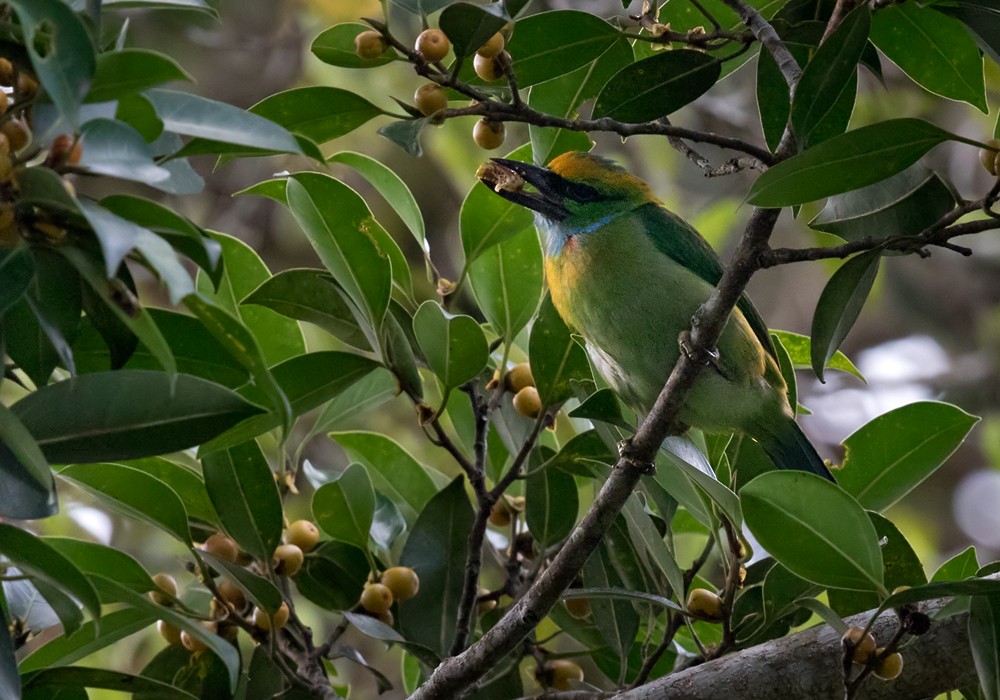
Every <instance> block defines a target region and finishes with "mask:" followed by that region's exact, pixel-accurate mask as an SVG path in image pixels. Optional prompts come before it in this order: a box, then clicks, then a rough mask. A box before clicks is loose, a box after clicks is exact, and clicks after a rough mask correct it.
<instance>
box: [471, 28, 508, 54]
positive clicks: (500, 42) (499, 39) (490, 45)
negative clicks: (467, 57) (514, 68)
mask: <svg viewBox="0 0 1000 700" xmlns="http://www.w3.org/2000/svg"><path fill="white" fill-rule="evenodd" d="M506 43H507V42H506V41H505V40H504V38H503V34H501V33H500V32H497V33H496V34H494V35H493V36H491V37H490V38H489V39H487V40H486V43H485V44H483V45H482V46H480V47H479V48H478V49H476V55H477V56H482V57H483V58H496V57H497V56H499V55H500V54H501V53H502V52H503V48H504V45H505V44H506Z"/></svg>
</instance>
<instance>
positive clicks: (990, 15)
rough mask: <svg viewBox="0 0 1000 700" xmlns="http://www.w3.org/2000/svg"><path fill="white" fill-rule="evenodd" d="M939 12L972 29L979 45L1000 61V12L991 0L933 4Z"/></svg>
mask: <svg viewBox="0 0 1000 700" xmlns="http://www.w3.org/2000/svg"><path fill="white" fill-rule="evenodd" d="M931 7H933V8H934V9H935V10H937V11H938V12H943V13H944V14H946V15H948V16H949V17H954V18H955V19H957V20H958V21H960V22H961V23H962V24H964V25H965V26H966V27H968V28H969V30H970V31H972V34H973V36H974V37H975V39H976V43H977V44H979V47H980V48H981V49H982V50H983V51H984V52H985V53H986V54H988V55H989V56H990V57H991V58H992V59H993V60H994V61H1000V27H998V26H997V15H998V14H1000V12H998V9H1000V8H997V7H996V5H994V4H993V3H992V2H991V0H950V1H949V2H936V3H934V4H932V5H931Z"/></svg>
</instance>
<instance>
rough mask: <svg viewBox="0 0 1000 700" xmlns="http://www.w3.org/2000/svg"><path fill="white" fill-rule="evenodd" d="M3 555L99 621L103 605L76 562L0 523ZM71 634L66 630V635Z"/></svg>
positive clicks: (26, 533)
mask: <svg viewBox="0 0 1000 700" xmlns="http://www.w3.org/2000/svg"><path fill="white" fill-rule="evenodd" d="M0 554H3V555H4V557H5V558H6V559H8V560H9V562H10V563H11V564H13V565H14V566H16V567H17V568H18V569H20V570H21V572H23V573H24V574H27V575H28V576H30V577H32V578H33V579H37V581H38V582H39V583H44V584H47V585H49V586H52V587H54V588H56V589H58V590H60V591H65V592H66V593H68V594H70V595H71V596H73V597H74V598H75V599H76V600H77V601H78V603H79V604H80V605H83V607H84V608H86V610H87V612H89V613H90V615H91V617H92V618H93V619H94V621H95V622H96V621H97V620H99V619H100V617H101V601H100V599H99V598H98V597H97V591H95V590H94V587H93V586H92V585H91V583H90V581H88V580H87V577H86V576H84V574H83V572H82V571H80V570H79V569H78V568H77V567H76V565H74V564H73V562H71V561H70V560H69V559H67V558H66V557H65V556H63V555H62V554H60V553H59V552H58V551H57V550H56V549H55V548H53V547H52V546H51V545H49V544H47V543H46V542H45V540H43V539H41V538H39V537H35V536H34V535H32V534H31V533H30V532H27V531H25V530H22V529H20V528H17V527H14V526H13V525H9V524H7V523H0ZM4 607H6V605H5V606H4ZM66 622H67V621H66V620H63V623H64V624H66ZM71 632H72V630H70V629H67V634H69V633H71Z"/></svg>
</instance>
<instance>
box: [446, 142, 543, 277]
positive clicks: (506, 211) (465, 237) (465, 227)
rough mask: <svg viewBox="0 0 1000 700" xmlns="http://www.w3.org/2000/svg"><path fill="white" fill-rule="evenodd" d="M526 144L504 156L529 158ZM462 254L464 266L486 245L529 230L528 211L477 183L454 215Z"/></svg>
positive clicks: (528, 148)
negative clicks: (456, 216)
mask: <svg viewBox="0 0 1000 700" xmlns="http://www.w3.org/2000/svg"><path fill="white" fill-rule="evenodd" d="M530 148H531V147H530V146H529V145H527V144H525V145H524V146H521V147H520V148H518V149H516V150H514V151H511V152H510V153H508V154H507V156H506V157H507V158H509V159H512V160H520V161H524V160H527V159H528V158H530V157H531V150H530ZM458 218H459V222H458V226H459V230H460V232H461V236H462V250H463V252H464V253H465V266H466V269H468V268H469V266H471V265H472V263H474V262H475V261H476V260H477V259H478V258H479V256H480V255H482V253H483V252H484V251H486V250H488V249H489V248H491V247H493V246H495V245H497V244H499V243H503V242H504V241H506V240H510V239H511V238H513V237H514V236H516V235H518V234H519V233H523V232H524V231H525V230H527V229H531V222H532V217H531V212H530V211H529V210H528V209H526V208H525V207H522V206H521V205H519V204H514V203H513V202H510V201H508V200H506V199H504V198H503V197H497V196H496V194H495V193H494V192H491V191H490V189H489V188H488V187H486V185H484V184H483V183H481V182H477V183H476V184H475V185H473V186H472V189H471V190H469V194H468V195H466V197H465V201H463V202H462V209H461V211H460V212H459V214H458Z"/></svg>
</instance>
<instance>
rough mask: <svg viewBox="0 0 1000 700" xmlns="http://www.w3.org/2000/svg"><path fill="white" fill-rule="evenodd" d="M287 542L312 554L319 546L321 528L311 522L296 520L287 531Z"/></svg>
mask: <svg viewBox="0 0 1000 700" xmlns="http://www.w3.org/2000/svg"><path fill="white" fill-rule="evenodd" d="M285 542H287V543H288V544H294V545H295V546H296V547H298V548H299V549H301V550H302V551H303V552H311V551H312V550H314V549H315V548H316V545H317V544H319V528H318V527H316V526H315V525H314V524H313V523H312V522H311V521H309V520H296V521H295V522H294V523H292V524H291V525H289V526H288V530H286V531H285Z"/></svg>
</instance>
